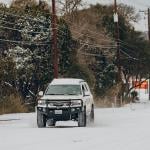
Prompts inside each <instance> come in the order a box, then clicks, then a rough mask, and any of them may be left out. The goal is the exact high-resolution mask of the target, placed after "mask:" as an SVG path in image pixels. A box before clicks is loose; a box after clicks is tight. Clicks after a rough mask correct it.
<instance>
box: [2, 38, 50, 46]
mask: <svg viewBox="0 0 150 150" xmlns="http://www.w3.org/2000/svg"><path fill="white" fill-rule="evenodd" d="M0 41H3V42H10V43H16V44H22V45H39V46H40V45H41V46H42V45H43V46H44V45H49V43H36V42H28V41H15V40H6V39H0Z"/></svg>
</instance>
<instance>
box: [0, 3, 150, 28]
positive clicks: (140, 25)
mask: <svg viewBox="0 0 150 150" xmlns="http://www.w3.org/2000/svg"><path fill="white" fill-rule="evenodd" d="M11 1H12V0H0V2H3V3H6V4H9V3H10V2H11ZM48 1H50V0H48ZM84 1H85V2H86V3H87V4H96V3H102V4H110V3H113V1H114V0H84ZM117 2H118V3H125V4H128V5H131V6H133V7H135V8H136V10H137V11H139V10H147V8H148V7H150V0H117ZM144 18H145V19H144ZM135 28H136V30H141V31H147V28H148V24H147V18H146V17H145V15H144V14H141V20H140V21H139V22H138V23H137V24H135Z"/></svg>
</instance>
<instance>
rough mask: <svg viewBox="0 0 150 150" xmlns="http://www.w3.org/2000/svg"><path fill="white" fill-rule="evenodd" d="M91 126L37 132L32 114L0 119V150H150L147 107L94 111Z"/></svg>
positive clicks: (60, 126) (71, 124) (61, 125)
mask: <svg viewBox="0 0 150 150" xmlns="http://www.w3.org/2000/svg"><path fill="white" fill-rule="evenodd" d="M95 114H96V118H95V124H94V125H93V126H88V127H85V128H79V127H77V123H76V122H58V123H57V126H56V127H55V128H50V127H48V128H43V129H39V128H37V126H36V115H35V113H29V114H9V115H1V116H0V150H150V104H136V105H133V106H126V107H124V108H115V109H113V108H112V109H111V108H110V109H96V110H95Z"/></svg>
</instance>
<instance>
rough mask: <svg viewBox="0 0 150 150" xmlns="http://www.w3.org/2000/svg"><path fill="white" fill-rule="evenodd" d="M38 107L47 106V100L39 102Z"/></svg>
mask: <svg viewBox="0 0 150 150" xmlns="http://www.w3.org/2000/svg"><path fill="white" fill-rule="evenodd" d="M38 105H41V106H43V105H46V101H45V100H39V101H38Z"/></svg>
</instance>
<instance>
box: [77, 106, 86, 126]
mask: <svg viewBox="0 0 150 150" xmlns="http://www.w3.org/2000/svg"><path fill="white" fill-rule="evenodd" d="M86 123H87V118H86V107H84V110H83V111H81V112H80V113H79V114H78V127H86Z"/></svg>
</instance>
